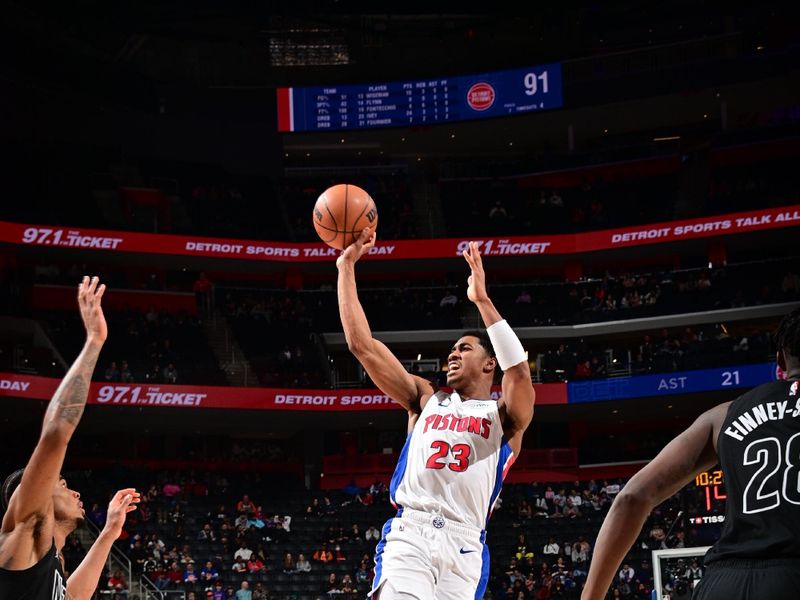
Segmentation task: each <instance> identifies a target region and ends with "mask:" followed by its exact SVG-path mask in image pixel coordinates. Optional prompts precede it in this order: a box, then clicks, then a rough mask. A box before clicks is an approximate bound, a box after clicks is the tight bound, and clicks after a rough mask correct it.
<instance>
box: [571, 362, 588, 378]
mask: <svg viewBox="0 0 800 600" xmlns="http://www.w3.org/2000/svg"><path fill="white" fill-rule="evenodd" d="M591 376H592V366H591V364H590V363H589V361H588V360H582V361H580V362H579V363H578V365H577V366H576V367H575V379H588V378H589V377H591Z"/></svg>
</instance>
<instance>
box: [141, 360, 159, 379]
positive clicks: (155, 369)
mask: <svg viewBox="0 0 800 600" xmlns="http://www.w3.org/2000/svg"><path fill="white" fill-rule="evenodd" d="M144 378H145V380H146V381H147V382H148V383H161V381H162V378H161V365H159V364H158V363H153V366H152V368H151V369H150V371H149V372H148V373H147V375H145V376H144Z"/></svg>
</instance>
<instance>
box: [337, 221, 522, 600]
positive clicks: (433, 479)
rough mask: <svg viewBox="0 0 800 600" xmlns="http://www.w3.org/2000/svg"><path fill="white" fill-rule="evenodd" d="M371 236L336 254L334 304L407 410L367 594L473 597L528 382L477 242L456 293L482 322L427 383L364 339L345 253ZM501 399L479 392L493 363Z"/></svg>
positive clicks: (478, 590) (361, 250) (484, 574)
mask: <svg viewBox="0 0 800 600" xmlns="http://www.w3.org/2000/svg"><path fill="white" fill-rule="evenodd" d="M374 244H375V236H374V234H373V233H372V230H371V229H370V228H366V229H364V230H363V231H362V233H361V235H360V237H359V238H358V239H357V240H356V241H355V243H353V244H351V245H350V246H348V247H347V248H346V249H345V250H344V252H343V253H342V254H341V256H339V258H338V259H337V261H336V265H337V267H338V269H339V278H338V294H339V314H340V316H341V320H342V326H343V327H344V332H345V337H346V338H347V345H348V348H349V349H350V351H351V352H352V353H353V354H354V355H355V356H356V358H358V360H359V361H360V362H361V364H362V365H363V366H364V368H365V369H366V370H367V373H369V376H370V378H371V379H372V381H374V382H375V384H376V385H377V386H378V387H379V388H380V389H381V390H382V391H383V392H384V393H385V394H387V395H388V396H389V397H390V398H392V400H394V401H395V402H397V403H398V404H399V405H400V406H402V407H403V408H404V409H405V410H406V411H407V412H408V432H409V435H408V438H407V440H406V443H405V446H404V447H403V450H402V452H401V453H400V458H399V460H398V463H397V468H396V470H395V473H394V475H393V477H392V481H391V485H390V497H391V500H392V504H393V505H394V506H395V507H396V508H397V509H398V510H397V516H396V517H394V518H392V519H390V520H389V521H388V522H387V523H386V524H385V525H384V527H383V535H382V538H381V540H380V542H379V543H378V546H377V548H376V553H375V579H374V583H373V588H372V591H371V592H370V596H371V597H373V598H375V599H378V598H379V599H380V600H433V599H434V598H436V599H437V600H464V599H465V598H482V597H483V593H484V590H485V589H486V583H487V580H488V576H489V551H488V548H487V546H486V544H485V539H486V523H487V521H488V518H489V516H490V513H491V509H492V507H493V505H494V503H495V501H496V500H497V498H498V496H499V494H500V489H501V487H502V484H503V478H504V477H505V475H506V473H507V472H508V469H509V467H510V466H511V464H512V463H513V462H514V457H515V456H517V455H518V454H519V451H520V447H521V445H522V436H523V434H524V433H525V429H526V428H527V427H528V425H529V424H530V422H531V419H532V418H533V405H534V398H535V396H534V390H533V385H532V383H531V377H530V368H529V366H528V361H527V357H526V355H525V351H524V350H523V348H522V344H521V343H520V341H519V339H518V338H517V336H516V335H515V334H514V332H513V331H512V330H511V327H509V325H508V324H507V323H506V322H505V321H504V320H503V319H502V317H501V316H500V314H499V313H498V312H497V309H496V308H495V307H494V305H493V304H492V301H491V300H490V299H489V296H488V294H487V292H486V281H485V275H484V270H483V264H482V261H481V255H480V252H479V251H478V245H477V244H475V243H470V245H469V250H467V251H465V252H464V253H463V255H464V258H465V259H466V261H467V264H468V265H469V267H470V269H471V275H470V276H469V280H468V283H469V287H468V289H467V297H468V298H469V300H470V301H472V302H473V303H474V304H475V305H476V306H477V308H478V310H479V311H480V314H481V317H482V319H483V322H484V324H485V325H486V327H487V331H486V332H482V331H473V332H467V333H465V334H464V335H462V336H461V338H460V339H458V340H457V341H456V342H455V344H453V347H452V348H451V350H450V354H449V355H448V357H447V365H448V370H447V385H448V386H449V387H451V388H452V389H453V392H452V393H451V394H446V393H444V392H439V391H438V390H437V389H436V388H435V387H434V386H433V384H431V383H430V382H429V381H427V380H426V379H423V378H421V377H417V376H415V375H412V374H410V373H408V372H407V371H406V370H405V368H404V367H403V365H402V364H401V363H400V361H399V360H398V359H397V358H396V357H395V356H394V355H393V354H392V353H391V352H390V351H389V349H388V348H387V347H386V346H385V345H384V344H383V343H381V342H380V341H378V340H376V339H375V338H374V337H372V332H371V330H370V327H369V323H368V322H367V318H366V315H365V314H364V310H363V308H362V307H361V303H360V302H359V299H358V293H357V289H356V280H355V263H356V262H357V261H358V260H359V259H360V258H361V257H362V256H363V255H364V254H366V253H367V252H368V251H369V249H370V248H372V246H373V245H374ZM498 364H499V365H500V368H501V369H502V370H503V381H502V391H503V394H502V398H500V400H497V401H494V400H492V399H491V388H492V383H493V379H494V373H495V369H496V367H497V365H498Z"/></svg>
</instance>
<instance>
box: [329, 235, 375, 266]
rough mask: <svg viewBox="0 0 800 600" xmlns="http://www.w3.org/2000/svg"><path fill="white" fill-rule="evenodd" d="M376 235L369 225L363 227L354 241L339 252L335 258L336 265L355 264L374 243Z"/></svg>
mask: <svg viewBox="0 0 800 600" xmlns="http://www.w3.org/2000/svg"><path fill="white" fill-rule="evenodd" d="M375 239H376V235H375V232H374V231H373V230H372V228H371V227H365V228H364V229H363V230H362V231H361V235H359V236H358V237H357V238H356V241H355V242H353V243H352V244H350V245H349V246H348V247H347V248H345V249H344V251H343V252H342V253H341V255H340V256H339V258H337V259H336V266H337V267H341V266H342V265H343V264H347V263H349V264H355V263H356V261H357V260H358V259H359V258H361V257H362V256H364V255H365V254H366V253H367V252H369V251H370V249H371V248H372V247H373V246H374V245H375Z"/></svg>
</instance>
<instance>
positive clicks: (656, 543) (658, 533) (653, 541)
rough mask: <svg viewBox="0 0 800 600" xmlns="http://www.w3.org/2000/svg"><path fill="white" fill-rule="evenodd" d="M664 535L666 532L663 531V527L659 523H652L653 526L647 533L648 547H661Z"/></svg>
mask: <svg viewBox="0 0 800 600" xmlns="http://www.w3.org/2000/svg"><path fill="white" fill-rule="evenodd" d="M666 537H667V536H666V533H665V532H664V528H663V527H662V526H661V524H660V523H654V524H653V527H652V528H651V529H650V533H649V534H648V538H649V539H650V548H652V549H658V548H663V547H664V541H665V539H666Z"/></svg>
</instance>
